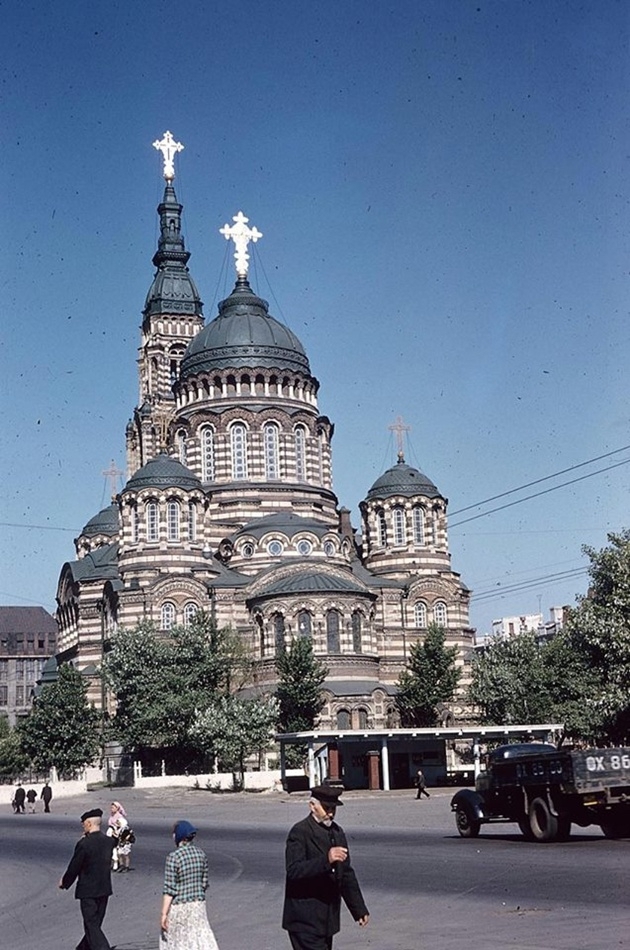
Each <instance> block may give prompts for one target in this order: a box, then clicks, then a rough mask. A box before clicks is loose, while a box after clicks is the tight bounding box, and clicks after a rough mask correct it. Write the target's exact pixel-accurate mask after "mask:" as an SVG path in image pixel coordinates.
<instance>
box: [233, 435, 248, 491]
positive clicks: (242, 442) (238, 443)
mask: <svg viewBox="0 0 630 950" xmlns="http://www.w3.org/2000/svg"><path fill="white" fill-rule="evenodd" d="M230 440H231V443H232V478H233V479H235V481H241V480H242V479H244V478H247V429H246V428H245V426H244V425H242V424H241V423H240V422H239V423H237V424H236V425H233V426H232V428H231V429H230Z"/></svg>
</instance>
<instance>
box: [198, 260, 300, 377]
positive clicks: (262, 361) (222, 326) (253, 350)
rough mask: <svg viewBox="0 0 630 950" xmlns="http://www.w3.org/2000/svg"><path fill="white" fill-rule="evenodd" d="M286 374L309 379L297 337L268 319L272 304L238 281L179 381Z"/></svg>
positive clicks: (274, 320)
mask: <svg viewBox="0 0 630 950" xmlns="http://www.w3.org/2000/svg"><path fill="white" fill-rule="evenodd" d="M258 367H264V368H267V369H277V370H280V371H283V370H286V371H288V372H291V373H296V372H298V373H306V374H307V375H310V367H309V362H308V358H307V356H306V353H305V352H304V347H303V346H302V344H301V343H300V341H299V340H298V338H297V337H296V335H295V334H294V333H292V332H291V330H289V328H288V327H285V326H284V324H282V323H280V322H279V321H278V320H276V319H275V318H274V317H272V316H270V315H269V304H268V303H267V301H266V300H263V299H262V298H261V297H257V296H256V294H254V293H253V291H252V289H251V287H250V286H249V284H248V282H247V280H245V279H244V278H239V280H238V281H237V282H236V286H235V288H234V290H233V291H232V293H231V294H230V296H229V297H228V298H227V299H226V300H222V301H221V303H220V304H219V316H218V317H215V319H214V320H213V321H212V322H211V323H209V324H208V326H207V327H204V329H203V330H200V331H199V333H198V334H197V335H196V337H195V338H194V339H193V340H192V341H191V342H190V343H189V345H188V348H187V350H186V352H185V353H184V358H183V360H182V362H181V366H180V379H186V377H188V376H192V375H194V374H196V373H199V372H212V371H213V370H218V369H228V368H234V369H241V368H243V369H245V368H247V369H252V370H254V369H257V368H258Z"/></svg>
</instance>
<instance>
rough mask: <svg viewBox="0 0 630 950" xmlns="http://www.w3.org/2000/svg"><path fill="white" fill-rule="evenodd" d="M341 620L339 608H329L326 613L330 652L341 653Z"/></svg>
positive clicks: (327, 644)
mask: <svg viewBox="0 0 630 950" xmlns="http://www.w3.org/2000/svg"><path fill="white" fill-rule="evenodd" d="M340 620H341V618H340V616H339V611H338V610H329V611H328V613H327V614H326V647H327V650H328V652H329V653H341V643H340V639H339V629H340V627H341V623H340Z"/></svg>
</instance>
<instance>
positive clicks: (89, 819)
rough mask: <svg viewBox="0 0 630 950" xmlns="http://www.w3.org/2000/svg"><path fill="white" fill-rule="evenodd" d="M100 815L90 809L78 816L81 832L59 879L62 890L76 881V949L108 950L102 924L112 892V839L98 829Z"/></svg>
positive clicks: (99, 812)
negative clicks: (79, 921)
mask: <svg viewBox="0 0 630 950" xmlns="http://www.w3.org/2000/svg"><path fill="white" fill-rule="evenodd" d="M102 817H103V812H102V810H101V809H100V808H93V809H92V810H91V811H86V812H84V813H83V814H82V815H81V824H82V825H83V832H84V834H83V837H82V838H80V839H79V840H78V841H77V843H76V846H75V849H74V854H73V855H72V858H71V860H70V864H69V865H68V867H67V869H66V872H65V874H64V875H63V877H62V878H61V880H60V881H59V887H60V888H61V890H62V891H65V890H67V889H68V888H69V887H72V885H73V884H74V882H75V881H76V882H77V886H76V889H75V892H74V896H75V897H76V898H77V900H79V901H80V902H81V916H82V917H83V929H84V931H85V933H84V935H83V939H82V940H81V942H80V943H79V945H78V946H77V950H110V946H109V943H108V942H107V937H106V936H105V934H104V933H103V931H102V930H101V925H102V923H103V918H104V917H105V911H106V910H107V901H108V899H109V896H110V894H111V893H112V879H111V864H112V850H113V848H114V839H113V838H108V837H107V835H104V834H103V833H102V832H101V818H102Z"/></svg>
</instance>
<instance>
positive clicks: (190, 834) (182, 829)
mask: <svg viewBox="0 0 630 950" xmlns="http://www.w3.org/2000/svg"><path fill="white" fill-rule="evenodd" d="M173 834H174V835H175V844H179V843H180V841H183V840H184V838H194V837H195V835H196V834H197V829H196V828H195V826H194V825H191V823H190V822H189V821H178V822H177V824H176V825H175V827H174V828H173Z"/></svg>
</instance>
